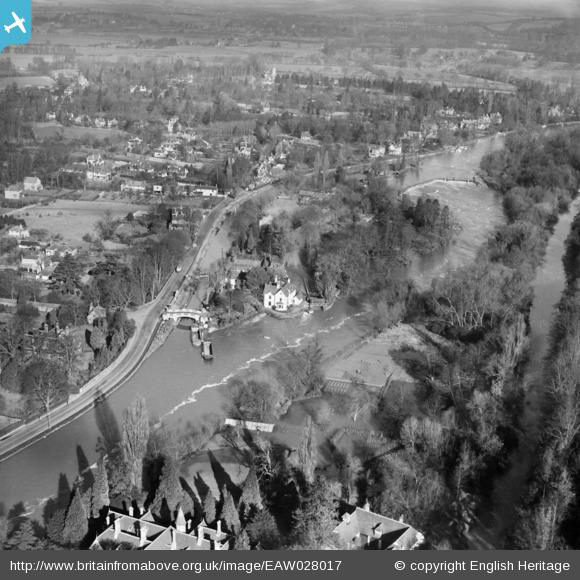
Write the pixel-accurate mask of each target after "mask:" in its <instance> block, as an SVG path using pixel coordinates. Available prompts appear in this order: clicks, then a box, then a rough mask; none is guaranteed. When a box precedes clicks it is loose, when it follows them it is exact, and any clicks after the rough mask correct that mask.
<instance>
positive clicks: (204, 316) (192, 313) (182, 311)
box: [161, 307, 209, 322]
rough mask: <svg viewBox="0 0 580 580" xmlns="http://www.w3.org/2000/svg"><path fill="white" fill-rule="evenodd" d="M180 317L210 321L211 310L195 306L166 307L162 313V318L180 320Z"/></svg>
mask: <svg viewBox="0 0 580 580" xmlns="http://www.w3.org/2000/svg"><path fill="white" fill-rule="evenodd" d="M180 318H191V319H192V320H195V322H208V321H209V312H208V311H207V310H195V309H194V308H171V307H168V308H166V309H165V310H164V311H163V312H162V313H161V319H162V320H175V321H176V322H177V321H179V319H180Z"/></svg>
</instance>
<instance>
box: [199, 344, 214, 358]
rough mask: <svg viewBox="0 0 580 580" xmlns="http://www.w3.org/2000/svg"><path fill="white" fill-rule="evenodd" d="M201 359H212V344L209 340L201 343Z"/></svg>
mask: <svg viewBox="0 0 580 580" xmlns="http://www.w3.org/2000/svg"><path fill="white" fill-rule="evenodd" d="M201 357H202V358H203V360H212V359H213V344H212V343H211V341H209V340H202V341H201Z"/></svg>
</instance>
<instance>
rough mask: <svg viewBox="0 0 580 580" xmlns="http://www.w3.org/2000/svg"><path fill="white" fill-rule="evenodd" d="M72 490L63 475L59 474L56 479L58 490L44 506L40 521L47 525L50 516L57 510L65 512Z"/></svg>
mask: <svg viewBox="0 0 580 580" xmlns="http://www.w3.org/2000/svg"><path fill="white" fill-rule="evenodd" d="M71 495H72V489H71V486H70V484H69V482H68V477H67V476H66V474H65V473H61V474H60V475H59V478H58V489H57V492H56V496H55V497H51V498H49V499H48V500H47V502H46V503H45V504H44V508H43V510H42V519H43V521H44V524H45V525H47V524H48V522H49V521H50V519H51V518H52V516H53V515H54V514H55V512H57V511H58V510H65V511H66V510H67V509H68V506H69V504H70V499H71Z"/></svg>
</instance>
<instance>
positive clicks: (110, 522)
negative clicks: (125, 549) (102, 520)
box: [107, 512, 113, 526]
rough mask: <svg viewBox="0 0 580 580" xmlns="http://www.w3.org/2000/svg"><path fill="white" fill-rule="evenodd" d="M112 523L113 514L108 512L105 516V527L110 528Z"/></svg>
mask: <svg viewBox="0 0 580 580" xmlns="http://www.w3.org/2000/svg"><path fill="white" fill-rule="evenodd" d="M112 523H113V514H112V513H110V512H109V514H108V515H107V525H108V526H110V525H111V524H112Z"/></svg>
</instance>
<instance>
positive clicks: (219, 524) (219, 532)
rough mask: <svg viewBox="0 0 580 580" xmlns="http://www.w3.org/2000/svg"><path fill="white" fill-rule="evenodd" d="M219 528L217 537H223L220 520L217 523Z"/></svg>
mask: <svg viewBox="0 0 580 580" xmlns="http://www.w3.org/2000/svg"><path fill="white" fill-rule="evenodd" d="M216 526H217V535H218V536H221V535H222V521H221V520H218V521H217V523H216Z"/></svg>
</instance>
